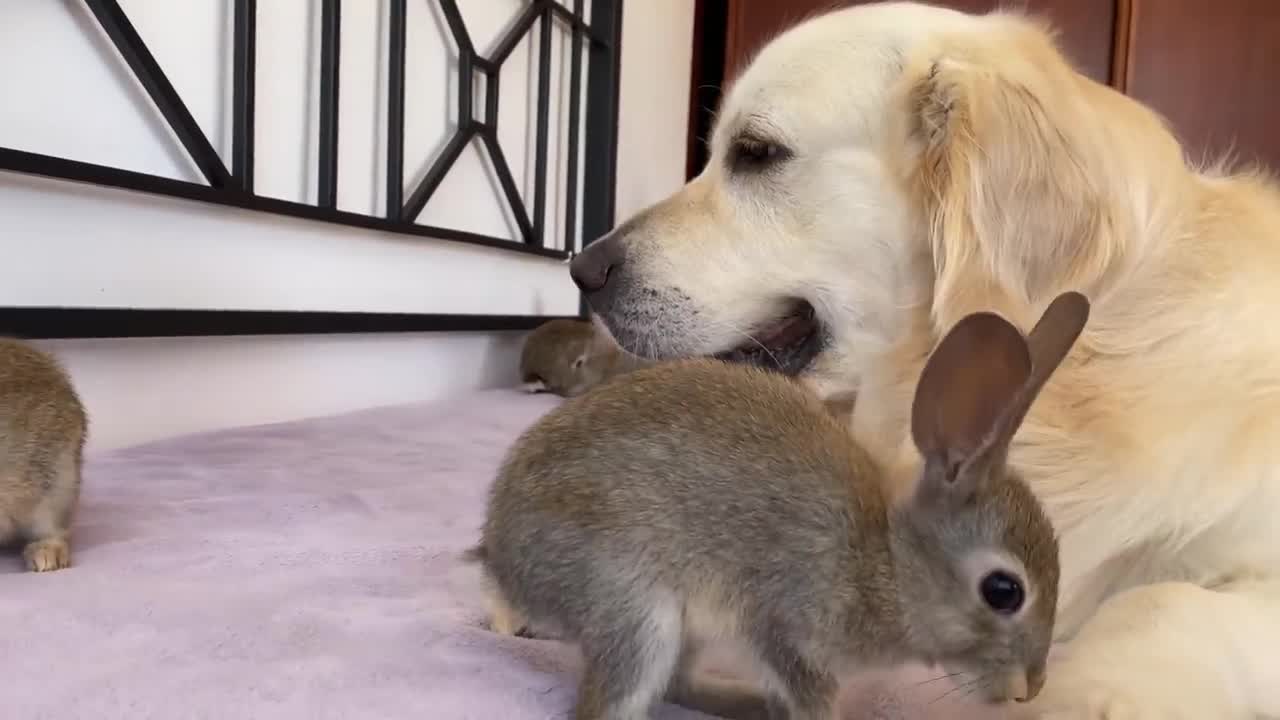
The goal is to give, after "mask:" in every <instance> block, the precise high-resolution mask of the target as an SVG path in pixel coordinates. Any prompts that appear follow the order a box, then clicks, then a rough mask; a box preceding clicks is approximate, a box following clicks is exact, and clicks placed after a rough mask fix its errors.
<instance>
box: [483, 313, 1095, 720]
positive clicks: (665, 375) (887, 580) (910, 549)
mask: <svg viewBox="0 0 1280 720" xmlns="http://www.w3.org/2000/svg"><path fill="white" fill-rule="evenodd" d="M1087 315H1088V302H1087V301H1086V300H1085V299H1084V297H1083V296H1081V295H1079V294H1076V293H1068V294H1065V295H1063V296H1061V297H1059V298H1058V299H1057V300H1055V301H1054V303H1052V304H1051V305H1050V307H1049V309H1048V310H1046V312H1045V315H1044V317H1043V318H1042V320H1041V322H1040V323H1039V324H1038V325H1037V327H1036V328H1035V330H1033V332H1032V334H1031V338H1030V343H1029V344H1028V342H1027V341H1026V340H1025V339H1024V338H1023V337H1022V335H1021V334H1020V333H1019V332H1018V331H1017V330H1016V329H1015V328H1014V327H1013V326H1012V325H1010V324H1009V323H1008V322H1006V321H1004V320H1003V319H1001V318H999V317H998V316H996V315H994V314H990V313H977V314H974V315H971V316H969V317H967V318H965V319H964V320H962V321H961V322H959V323H958V324H957V325H956V326H955V328H953V329H952V331H951V332H950V333H948V335H947V337H946V338H945V339H944V340H943V341H942V342H941V343H940V344H939V346H938V348H937V349H936V350H935V352H934V354H933V356H932V357H931V358H930V359H929V361H928V363H927V365H926V368H925V370H924V372H923V373H922V375H921V378H920V382H919V385H918V387H917V392H916V398H915V402H914V405H913V409H912V410H913V411H912V436H913V438H914V440H915V443H916V445H917V447H918V448H919V450H920V452H921V454H922V457H923V460H924V462H923V466H922V469H921V471H920V473H919V476H918V478H917V481H916V484H915V486H914V489H913V490H912V492H911V493H909V495H908V497H906V498H905V499H902V500H900V501H896V502H895V501H890V500H889V499H888V498H889V497H890V494H889V489H888V487H889V483H890V480H889V478H887V477H886V472H885V470H884V469H883V468H880V467H877V466H876V464H875V463H874V462H873V461H872V459H871V458H869V457H868V456H867V455H866V453H864V452H863V451H862V450H861V448H859V447H858V445H856V444H855V443H854V442H853V441H852V439H851V438H850V435H849V434H848V431H847V430H846V427H845V425H844V424H843V423H841V422H839V421H837V420H836V419H835V418H834V417H833V415H832V413H831V412H829V411H828V409H827V408H825V407H824V406H823V404H822V402H821V401H820V400H819V399H818V398H817V397H816V396H814V395H813V394H811V393H810V392H808V391H806V390H805V389H803V388H801V387H800V386H799V385H798V384H797V383H795V382H794V381H792V380H790V379H788V378H785V377H781V376H779V375H776V374H771V373H768V372H766V371H762V370H758V369H754V368H750V367H744V366H738V365H729V364H725V363H722V362H719V361H714V360H687V361H679V362H673V363H669V364H664V365H659V366H657V367H654V368H650V369H646V370H640V371H637V372H634V373H632V374H630V375H629V376H627V377H625V378H620V379H618V380H616V381H614V382H611V383H609V384H607V385H605V386H602V387H600V388H599V389H597V390H596V391H595V392H593V393H591V394H589V395H587V396H584V397H580V398H577V399H574V400H570V401H568V402H566V403H565V404H563V405H562V406H560V407H559V408H557V409H556V410H554V411H552V412H551V413H549V414H548V415H547V416H546V417H544V418H543V419H542V420H541V421H540V422H538V423H536V424H535V425H534V427H532V428H531V429H530V430H529V431H527V432H526V433H525V434H524V435H523V436H522V437H521V438H520V439H519V440H518V441H517V443H516V444H515V446H514V448H513V449H512V450H511V452H510V453H509V454H508V456H507V458H506V460H505V462H504V465H503V467H502V468H501V470H500V472H499V475H498V477H497V480H496V482H495V484H494V486H493V489H492V491H491V497H490V504H489V509H488V516H487V518H486V522H485V524H484V528H483V533H482V539H481V542H480V544H479V546H478V547H477V549H476V550H475V551H474V552H473V554H472V556H473V557H474V558H476V559H478V560H480V561H481V562H482V564H483V566H484V570H485V574H486V576H487V578H488V580H489V581H490V583H491V586H492V590H493V591H494V596H495V599H496V601H497V602H498V604H499V610H500V613H499V617H500V618H501V617H502V614H501V611H502V610H503V609H505V610H506V611H507V612H509V613H510V614H511V616H512V617H514V618H518V619H520V620H521V621H522V620H523V619H528V620H529V621H530V623H531V625H532V626H533V627H548V628H550V629H551V631H552V632H553V633H556V634H560V635H562V636H564V637H566V638H567V639H571V640H574V641H577V642H578V643H579V644H580V646H581V648H582V651H583V655H584V659H585V661H586V665H585V670H584V677H583V679H582V685H581V690H580V693H579V697H578V701H577V706H576V711H575V717H576V718H577V719H578V720H600V719H604V718H608V719H610V720H636V719H638V718H643V717H646V716H647V714H648V711H649V708H650V707H651V705H652V704H653V703H654V702H656V701H657V700H658V699H659V698H661V697H662V696H663V695H664V693H665V695H666V697H667V698H668V699H671V700H674V701H676V702H681V703H683V704H688V705H693V706H697V707H701V708H702V709H710V710H713V711H716V712H724V713H727V714H730V715H731V716H732V715H735V714H737V715H739V716H751V717H793V718H804V719H806V720H817V719H818V718H828V717H830V713H831V712H832V705H833V700H834V695H835V691H836V682H835V679H834V678H835V677H836V674H837V673H838V672H839V671H840V670H841V669H842V668H843V667H844V666H845V665H846V664H851V665H853V666H861V667H866V666H870V665H879V664H897V663H899V662H902V661H908V660H919V661H924V662H927V663H937V664H941V665H942V666H943V667H944V668H945V669H946V671H947V672H952V673H962V674H964V675H965V676H966V677H964V678H962V680H963V681H964V682H966V683H972V688H973V689H975V690H978V691H981V693H982V695H983V696H985V697H986V698H987V699H989V700H992V701H998V700H1005V699H1010V698H1017V699H1024V700H1025V699H1029V698H1031V697H1034V696H1035V694H1036V693H1037V692H1038V690H1039V687H1040V685H1041V684H1042V683H1043V679H1044V672H1045V670H1044V667H1045V661H1046V657H1047V653H1048V649H1049V644H1050V638H1051V635H1052V628H1053V622H1054V612H1055V606H1056V601H1057V597H1056V596H1057V582H1058V556H1057V543H1056V540H1055V538H1054V534H1053V530H1052V527H1051V526H1050V523H1049V521H1048V519H1047V518H1046V516H1045V514H1044V513H1043V511H1042V509H1041V507H1040V505H1039V504H1038V503H1037V502H1036V500H1035V498H1034V496H1033V495H1032V494H1031V491H1030V490H1029V489H1028V487H1027V486H1026V485H1025V484H1024V483H1023V482H1022V481H1021V480H1020V479H1019V478H1018V477H1017V476H1016V474H1013V473H1012V472H1011V471H1009V470H1008V469H1007V468H1006V467H1005V457H1006V453H1007V445H1008V442H1009V440H1010V438H1011V436H1012V435H1013V433H1014V431H1016V429H1017V426H1018V424H1019V423H1020V422H1021V420H1022V417H1023V416H1024V414H1025V412H1026V409H1027V407H1028V406H1029V405H1030V403H1031V402H1032V401H1033V400H1034V398H1035V395H1036V394H1037V392H1038V391H1039V389H1040V387H1041V386H1042V384H1043V383H1044V382H1045V381H1046V380H1047V379H1048V377H1049V375H1050V374H1051V373H1052V371H1053V370H1054V368H1055V367H1056V366H1057V365H1058V363H1059V362H1061V360H1062V358H1063V357H1064V356H1065V355H1066V353H1067V351H1068V350H1069V349H1070V347H1071V345H1072V344H1073V343H1074V341H1075V338H1076V337H1077V336H1078V334H1079V332H1080V330H1081V329H1082V328H1083V326H1084V323H1085V320H1086V318H1087ZM999 573H1003V577H1004V578H1005V579H1012V580H1013V581H1014V582H1015V583H1018V584H1020V586H1021V587H1022V588H1023V590H1024V597H1025V601H1024V602H1022V603H1021V604H1020V605H1019V607H1017V608H1016V609H1015V610H1014V611H1013V612H1011V613H1005V614H1002V613H1001V612H997V611H996V609H993V608H995V604H993V602H991V601H988V600H986V599H984V598H987V597H992V596H991V595H988V594H987V592H986V591H984V590H983V589H981V587H982V586H983V583H984V582H987V581H989V580H991V578H993V577H996V576H997V575H998V574H999ZM1000 587H1003V588H1004V589H1005V590H1007V591H1010V592H1012V591H1011V590H1009V587H1008V586H1007V585H1001V586H1000ZM997 597H1004V598H1005V600H1008V598H1009V596H1008V595H1007V594H1006V595H1004V596H997ZM1006 604H1008V603H1006ZM507 622H515V621H514V620H510V619H508V620H507ZM707 639H737V640H741V641H745V644H746V645H747V646H748V647H749V648H750V650H751V651H752V655H753V656H754V659H756V660H758V661H759V664H760V665H761V666H762V668H763V669H764V670H765V671H766V673H765V676H766V680H772V682H770V683H769V688H770V689H769V691H768V692H766V693H765V694H763V695H761V694H756V695H754V697H753V696H750V695H743V694H741V693H738V694H727V693H724V692H715V691H712V690H710V689H709V688H708V687H706V686H703V685H699V684H698V683H695V682H694V681H693V679H692V676H691V673H690V668H691V665H692V662H693V660H694V659H695V657H696V655H697V653H698V651H699V649H700V647H701V646H702V643H703V642H704V641H705V640H707Z"/></svg>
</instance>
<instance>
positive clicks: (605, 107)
mask: <svg viewBox="0 0 1280 720" xmlns="http://www.w3.org/2000/svg"><path fill="white" fill-rule="evenodd" d="M591 24H592V26H593V27H596V28H599V31H600V32H602V33H605V34H606V35H608V36H609V37H610V38H611V40H610V43H611V45H610V48H611V50H612V52H610V50H606V49H604V48H592V50H591V60H590V62H591V69H590V73H589V74H588V77H587V123H586V136H587V137H586V164H585V167H584V169H583V174H584V179H583V183H584V185H583V198H582V243H583V245H586V244H588V243H590V242H592V241H594V240H596V239H597V238H599V237H601V236H602V235H604V234H605V233H607V232H609V230H611V229H612V228H613V223H614V190H615V188H616V180H617V177H616V173H615V169H616V165H617V155H618V86H619V82H618V80H619V77H620V73H621V69H622V51H621V49H622V0H591Z"/></svg>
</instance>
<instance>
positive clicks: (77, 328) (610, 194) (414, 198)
mask: <svg viewBox="0 0 1280 720" xmlns="http://www.w3.org/2000/svg"><path fill="white" fill-rule="evenodd" d="M82 1H83V2H84V3H85V5H86V6H87V7H88V8H89V10H90V11H91V12H92V14H93V16H94V18H95V19H96V20H97V22H98V24H99V25H100V26H101V27H102V29H103V31H104V32H105V34H106V35H107V37H108V38H109V39H110V41H111V43H112V44H113V45H114V47H115V49H116V51H117V52H118V53H119V54H120V57H121V58H122V59H123V60H124V62H125V64H126V65H127V66H128V67H129V70H130V71H131V72H132V74H133V75H134V77H135V78H137V80H138V82H139V83H140V84H141V85H142V87H143V89H144V90H145V91H146V94H147V96H148V97H149V98H150V99H151V101H152V103H154V104H155V106H156V109H157V110H158V111H159V113H160V115H161V116H162V117H163V118H164V120H165V121H166V122H167V123H168V125H169V127H170V128H172V130H173V133H174V135H175V136H176V137H177V139H178V141H179V142H180V143H181V145H182V147H183V149H184V150H185V151H186V153H187V155H188V156H189V157H190V158H191V160H192V162H193V164H194V165H195V167H196V168H197V169H198V170H199V172H200V174H201V175H202V176H203V178H204V180H205V182H206V183H207V184H201V183H198V182H187V181H183V180H175V179H173V178H167V177H162V176H159V175H152V174H148V173H140V172H135V171H131V170H124V169H120V168H115V167H109V166H106V165H99V164H94V163H87V162H81V161H79V160H74V159H68V158H61V157H56V156H53V155H47V154H42V153H35V152H28V151H24V150H18V149H16V148H10V147H4V146H3V142H4V138H2V137H0V172H4V171H8V172H14V173H21V174H27V175H33V176H42V177H47V178H54V179H60V180H68V181H73V182H81V183H91V184H95V185H103V186H109V187H115V188H120V189H125V190H131V191H138V192H145V193H152V194H156V195H163V196H169V197H174V198H181V199H185V200H192V201H198V202H204V203H211V204H216V205H225V206H231V207H237V208H242V209H249V210H256V211H260V212H266V213H274V214H278V215H287V216H291V217H296V218H303V219H308V220H315V221H322V222H328V223H336V224H340V225H346V226H351V227H361V228H368V229H373V230H380V231H385V232H390V233H397V234H401V235H410V236H417V237H423V238H432V239H440V240H447V241H455V242H463V243H471V244H475V245H483V246H487V247H493V248H501V249H504V250H512V251H518V252H525V253H533V254H536V255H543V256H547V257H552V258H560V259H564V258H566V257H568V256H569V255H570V254H571V253H572V251H573V249H574V248H576V247H579V246H580V245H581V244H586V243H589V242H591V241H592V240H594V239H596V238H598V237H600V236H601V235H603V234H604V233H606V232H608V230H609V229H610V228H611V227H612V226H613V223H614V187H615V160H616V152H617V138H618V127H617V120H618V88H619V84H618V83H619V50H620V45H621V31H622V3H623V0H570V2H571V5H569V6H566V5H564V4H561V3H559V2H556V1H555V0H529V2H528V4H527V5H526V6H525V7H524V9H523V11H522V12H521V14H520V15H519V17H518V18H517V20H516V21H515V22H514V24H513V25H512V27H511V29H510V30H509V31H508V32H507V33H506V34H505V35H503V36H502V37H501V38H500V39H499V40H498V41H497V43H496V45H495V48H494V49H493V50H492V51H491V52H489V53H488V54H487V55H481V54H480V53H479V52H478V51H477V50H476V48H475V46H474V44H473V42H472V40H471V38H470V35H469V33H468V32H467V28H466V25H465V23H464V22H463V20H462V15H461V13H460V12H459V8H458V2H459V0H414V2H415V3H422V4H425V3H429V2H435V3H438V8H439V10H440V11H441V13H442V14H443V16H444V18H445V24H446V25H447V27H448V30H449V32H450V34H451V35H452V36H453V39H454V44H455V46H456V48H457V51H458V93H459V94H458V103H457V104H458V116H457V122H456V125H457V129H456V132H455V133H454V135H453V136H452V137H451V138H450V139H449V141H448V142H447V143H445V146H444V149H443V150H442V151H441V152H440V153H439V154H438V155H437V156H436V157H435V159H434V160H433V161H432V163H431V164H430V165H429V167H428V169H427V171H426V173H425V175H424V176H423V177H422V179H421V181H419V182H418V183H417V185H416V186H415V187H414V188H413V189H412V191H411V192H409V193H408V196H407V197H406V196H405V195H406V194H405V191H404V182H405V172H404V169H405V157H404V147H405V38H406V18H407V13H408V11H409V7H408V2H407V0H390V3H389V4H390V11H389V18H388V27H389V29H390V42H389V52H388V62H389V65H390V67H389V68H387V71H388V72H387V78H388V81H389V92H388V98H387V111H388V112H387V122H388V127H387V157H386V173H387V176H386V205H385V207H383V208H380V211H381V212H380V213H379V214H376V215H375V214H365V213H356V212H349V211H346V210H341V209H339V208H338V207H337V203H336V200H337V178H338V176H339V173H340V172H341V167H339V164H338V152H337V139H338V119H339V114H338V98H339V91H340V87H339V82H338V79H339V67H340V58H341V46H342V43H341V40H342V38H341V27H340V26H341V23H340V12H341V0H322V5H321V12H322V19H321V42H320V45H321V50H320V56H321V67H320V101H319V111H318V112H319V133H318V135H319V147H318V157H319V163H318V165H319V167H318V172H317V173H316V178H317V180H316V190H317V193H316V197H317V200H316V202H315V203H314V204H309V203H303V202H293V201H289V200H283V199H279V198H272V197H266V196H263V195H258V194H257V193H256V192H255V190H254V162H255V155H254V122H255V107H256V93H255V86H256V67H255V66H256V58H255V56H256V47H257V40H258V38H257V22H256V18H257V6H258V3H257V0H235V5H234V22H233V27H234V41H233V58H232V62H233V68H232V77H233V82H232V86H233V87H232V122H231V127H232V133H231V135H232V141H231V152H230V155H231V162H230V169H228V167H227V163H226V162H225V161H224V160H223V159H222V157H220V156H219V154H218V151H217V150H216V149H214V147H213V145H212V144H211V143H210V142H209V139H208V138H207V137H206V136H205V135H204V133H203V132H202V131H201V129H200V126H199V125H198V123H197V122H196V121H195V119H194V118H193V117H192V115H191V112H190V110H188V108H187V106H186V105H185V104H184V103H183V101H182V98H181V97H180V96H179V95H178V92H177V91H176V90H175V89H174V87H173V85H172V83H170V81H169V79H168V77H167V76H166V75H165V73H164V71H163V69H161V67H160V65H159V64H158V63H157V62H156V59H155V57H154V56H153V55H152V54H151V51H150V50H149V49H148V48H147V45H146V43H145V42H143V40H142V38H141V37H140V36H139V34H138V32H137V30H136V29H135V28H134V26H133V24H132V23H131V22H130V21H129V17H128V16H127V15H126V13H125V12H124V11H123V10H122V9H121V8H120V5H119V3H118V2H116V0H82ZM362 1H363V0H362ZM587 2H589V3H590V16H589V17H590V23H588V22H587V21H586V19H585V18H586V17H587V16H586V15H584V11H585V10H586V7H585V5H586V4H587ZM415 7H416V6H415ZM424 9H427V10H429V8H424ZM556 24H559V25H561V26H565V27H567V29H568V32H569V33H570V35H569V42H570V43H571V60H570V63H571V65H570V79H569V95H570V98H571V100H570V102H569V108H568V115H569V119H568V128H567V135H568V142H567V145H568V147H567V150H566V153H567V155H568V158H567V162H566V167H567V172H568V175H567V177H566V178H565V187H566V193H565V198H566V199H565V202H566V205H565V206H564V208H563V209H564V218H565V222H564V228H565V230H564V232H565V235H564V240H563V248H555V247H552V246H551V243H550V242H548V241H549V238H548V237H547V227H546V223H545V217H546V215H547V203H548V199H547V183H548V182H549V180H550V179H551V178H549V177H548V169H547V166H548V161H547V153H548V136H549V133H550V132H551V128H550V127H549V125H550V95H551V82H550V71H551V70H550V68H551V62H550V61H551V41H550V40H551V37H552V32H553V30H554V29H555V25H556ZM535 25H536V26H537V27H538V28H539V32H540V36H539V41H540V46H539V57H538V62H539V65H538V77H537V80H538V82H537V88H538V89H537V92H538V95H537V111H536V116H535V118H534V122H535V123H536V132H535V140H534V142H535V145H534V170H535V177H534V190H533V203H532V205H533V207H532V210H530V209H529V208H527V207H526V205H525V203H524V201H523V199H522V198H521V195H520V192H519V189H518V188H517V185H516V182H515V180H514V178H513V177H512V174H511V170H510V166H509V164H508V162H507V160H506V156H505V155H504V154H503V152H502V148H501V146H500V144H499V142H498V102H499V75H500V73H501V70H502V66H503V63H504V61H505V60H506V59H507V58H508V57H509V56H510V55H511V53H512V51H513V50H514V49H515V47H516V46H517V45H518V44H519V42H520V41H521V39H522V38H523V37H524V36H525V34H526V33H529V32H531V31H532V29H533V28H534V26H535ZM584 50H585V52H584ZM584 54H585V55H586V59H587V62H588V64H589V68H590V71H589V72H588V74H587V79H586V99H585V102H584V101H583V99H582V84H583V56H584ZM476 73H480V74H482V75H483V76H484V80H485V99H484V103H485V106H484V111H483V116H482V118H481V119H480V120H476V119H475V116H474V109H475V108H474V107H473V106H472V105H473V102H474V90H473V88H474V82H475V79H476V77H475V76H476ZM10 100H14V101H15V102H16V101H18V99H16V98H10ZM584 113H585V118H584ZM584 119H585V122H584ZM477 138H478V139H479V140H480V142H481V143H482V144H483V145H484V146H485V148H486V149H487V150H488V153H489V156H490V158H491V160H492V163H493V167H494V169H495V172H496V174H497V176H498V181H499V186H500V188H501V191H502V196H503V199H504V200H505V202H506V204H507V206H508V207H509V209H510V211H511V213H512V215H514V217H515V219H516V225H517V228H518V236H517V238H516V239H515V240H510V239H506V238H497V237H490V236H486V235H482V234H478V233H473V232H468V231H465V230H459V229H454V228H446V227H437V226H432V225H426V224H421V223H418V222H416V219H417V217H418V215H419V214H420V213H421V212H422V211H423V209H424V208H425V207H426V205H427V202H428V201H429V200H430V199H431V196H432V193H434V192H435V191H436V189H437V188H438V187H439V186H440V184H441V182H442V181H443V179H444V177H445V174H446V173H447V172H448V171H449V169H450V168H451V167H453V165H454V163H455V162H456V161H457V160H458V158H459V156H460V155H461V153H462V151H463V149H464V148H465V147H466V145H467V144H468V143H469V142H471V141H472V140H474V139H477ZM579 172H581V176H582V181H581V182H582V187H581V189H582V192H581V195H582V198H581V199H582V202H581V207H579V204H578V199H579ZM579 241H580V242H579ZM566 282H567V278H566ZM550 317H552V316H539V315H466V314H461V315H459V314H425V313H424V314H419V313H365V312H327V311H318V312H306V311H275V310H198V309H190V310H184V309H130V308H63V307H2V308H0V334H5V335H14V336H19V337H29V338H69V337H139V336H142V337H156V336H190V335H261V334H293V333H308V334H312V333H361V332H420V331H434V330H440V331H463V330H518V329H525V328H531V327H534V326H536V325H538V324H540V323H541V322H544V321H546V320H547V319H549V318H550Z"/></svg>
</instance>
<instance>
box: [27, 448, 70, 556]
mask: <svg viewBox="0 0 1280 720" xmlns="http://www.w3.org/2000/svg"><path fill="white" fill-rule="evenodd" d="M80 468H81V461H80V452H79V449H78V448H76V447H73V448H68V449H67V450H65V451H63V452H62V453H60V454H59V455H58V456H57V457H56V459H55V460H54V461H53V462H52V463H50V464H49V465H48V466H47V467H40V466H37V467H35V468H34V469H33V470H32V472H34V473H36V474H37V477H33V478H31V480H33V481H34V482H35V484H37V485H38V486H39V487H40V488H41V490H42V492H43V495H42V496H41V497H40V499H39V500H38V501H37V502H36V506H35V507H34V508H33V509H32V510H31V514H30V516H29V517H28V518H27V519H26V521H25V522H24V523H23V527H22V528H21V532H22V535H23V537H24V538H25V539H26V541H27V542H26V546H25V547H24V548H23V551H22V557H23V558H24V559H25V560H26V563H27V568H28V569H29V570H32V571H34V572H47V571H50V570H61V569H63V568H68V567H71V543H70V536H71V522H72V520H73V519H74V517H75V512H76V506H77V504H78V503H79V499H80Z"/></svg>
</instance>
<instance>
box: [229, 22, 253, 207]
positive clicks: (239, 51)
mask: <svg viewBox="0 0 1280 720" xmlns="http://www.w3.org/2000/svg"><path fill="white" fill-rule="evenodd" d="M257 18H258V0H236V8H235V59H234V63H235V69H234V73H235V78H234V80H233V82H232V101H231V104H232V107H233V108H234V114H235V116H234V118H233V119H232V130H231V153H232V157H231V174H232V176H233V177H234V178H235V180H236V183H237V185H238V187H239V188H240V189H241V190H243V191H244V192H249V193H251V192H253V142H254V134H253V128H254V121H253V116H254V105H255V98H256V95H257V92H256V87H257V74H256V72H255V70H254V67H255V65H256V59H257V58H256V56H257V35H258V21H257Z"/></svg>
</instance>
